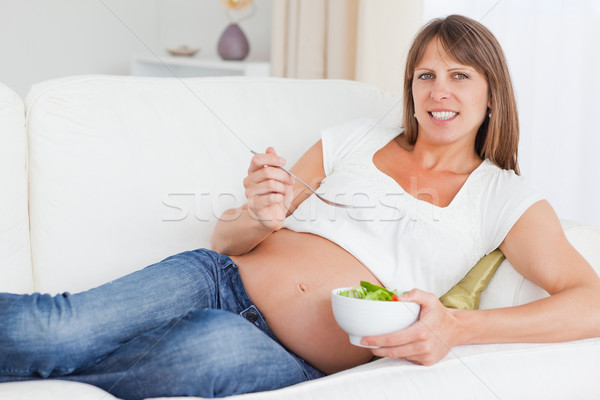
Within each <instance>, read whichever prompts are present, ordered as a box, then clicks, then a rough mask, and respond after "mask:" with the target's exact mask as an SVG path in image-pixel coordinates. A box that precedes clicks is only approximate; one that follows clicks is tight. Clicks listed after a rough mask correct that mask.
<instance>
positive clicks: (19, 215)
mask: <svg viewBox="0 0 600 400" xmlns="http://www.w3.org/2000/svg"><path fill="white" fill-rule="evenodd" d="M0 187H1V188H2V195H0V221H1V223H0V291H10V292H15V293H26V292H29V291H31V289H32V278H31V250H30V247H29V220H28V216H27V140H26V135H25V108H24V106H23V101H22V100H21V98H20V97H19V96H18V95H17V94H16V93H15V92H14V91H13V90H11V89H10V88H8V87H7V86H5V85H3V84H1V83H0Z"/></svg>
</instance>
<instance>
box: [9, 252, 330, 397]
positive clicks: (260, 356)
mask: <svg viewBox="0 0 600 400" xmlns="http://www.w3.org/2000/svg"><path fill="white" fill-rule="evenodd" d="M322 376H323V373H322V372H321V371H319V370H317V369H316V368H314V367H312V366H311V365H309V364H308V363H306V362H305V361H304V360H302V359H301V358H300V357H298V356H296V355H295V354H293V353H291V352H290V351H288V350H286V349H285V348H284V347H283V346H282V345H281V343H280V342H279V341H278V340H277V338H276V337H275V336H274V335H273V333H272V332H271V330H270V329H269V327H268V326H267V324H266V323H265V320H264V319H263V316H262V315H261V313H260V311H259V310H258V309H257V308H256V306H255V305H254V304H252V301H251V300H250V298H249V297H248V295H247V294H246V291H245V290H244V287H243V285H242V281H241V278H240V276H239V273H238V269H237V266H236V265H235V263H234V262H233V261H232V260H231V259H230V258H229V257H227V256H224V255H220V254H217V253H215V252H213V251H210V250H205V249H201V250H195V251H189V252H185V253H181V254H178V255H175V256H172V257H169V258H167V259H165V260H163V261H161V262H159V263H157V264H153V265H151V266H149V267H146V268H145V269H143V270H140V271H137V272H134V273H132V274H130V275H127V276H124V277H122V278H120V279H117V280H115V281H113V282H110V283H107V284H105V285H102V286H99V287H97V288H95V289H91V290H88V291H86V292H82V293H77V294H73V295H72V294H69V293H64V294H60V295H56V296H50V295H47V294H39V293H36V294H33V295H17V294H7V293H2V294H0V382H8V381H20V380H31V379H41V378H51V379H62V380H73V381H78V382H85V383H89V384H92V385H95V386H98V387H100V388H102V389H104V390H106V391H108V392H110V393H111V394H113V395H115V396H117V397H120V398H123V399H140V398H145V397H161V396H203V397H223V396H228V395H233V394H239V393H247V392H256V391H263V390H271V389H277V388H281V387H285V386H288V385H292V384H295V383H299V382H303V381H306V380H309V379H315V378H319V377H322Z"/></svg>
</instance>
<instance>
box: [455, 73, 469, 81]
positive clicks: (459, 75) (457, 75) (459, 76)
mask: <svg viewBox="0 0 600 400" xmlns="http://www.w3.org/2000/svg"><path fill="white" fill-rule="evenodd" d="M454 77H455V78H456V79H461V80H462V79H467V78H469V77H468V76H467V75H465V74H461V73H460V72H459V73H458V74H454Z"/></svg>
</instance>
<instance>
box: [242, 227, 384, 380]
mask: <svg viewBox="0 0 600 400" xmlns="http://www.w3.org/2000/svg"><path fill="white" fill-rule="evenodd" d="M232 259H233V260H234V261H235V262H236V264H238V266H239V271H240V275H241V277H242V281H243V283H244V287H245V288H246V291H247V292H248V295H249V296H250V298H251V299H252V301H253V302H254V304H255V305H256V306H257V307H258V308H259V310H260V311H261V313H262V314H263V316H264V317H265V320H266V322H267V324H268V325H269V327H270V328H271V330H272V331H273V333H274V334H275V335H276V336H277V338H278V339H279V340H280V341H281V342H282V343H283V345H284V346H286V347H287V348H288V349H289V350H291V351H293V352H294V353H296V354H298V355H299V356H300V357H302V358H304V359H305V360H306V361H308V362H309V363H310V364H312V365H313V366H315V367H316V368H318V369H320V370H321V371H323V372H325V373H328V374H329V373H333V372H337V371H340V370H343V369H347V368H350V367H353V366H356V365H359V364H363V363H365V362H367V361H369V360H370V359H371V358H372V354H371V352H370V351H369V350H367V349H363V348H360V347H356V346H353V345H351V344H350V342H349V341H348V335H347V334H346V333H345V332H344V331H343V330H342V329H341V328H340V327H339V326H338V325H337V323H336V322H335V319H334V317H333V311H332V309H331V297H330V296H331V290H332V289H335V288H337V287H344V286H354V285H357V284H358V283H359V282H360V281H361V280H367V281H370V282H373V283H378V282H379V281H378V280H377V278H375V276H374V275H373V274H371V273H370V272H369V271H368V270H367V269H366V268H365V267H364V266H363V265H362V264H361V263H360V262H359V261H358V260H357V259H356V258H354V257H353V256H352V255H350V254H349V253H348V252H347V251H346V250H344V249H342V248H341V247H339V246H338V245H336V244H335V243H333V242H331V241H329V240H327V239H324V238H322V237H320V236H316V235H312V234H308V233H298V232H293V231H290V230H287V229H282V230H280V231H278V232H275V233H273V234H272V235H270V236H269V237H268V238H267V239H265V240H264V241H263V242H262V243H260V244H259V245H258V246H257V247H256V248H255V249H254V250H252V251H251V252H249V253H248V254H246V255H244V256H237V257H232Z"/></svg>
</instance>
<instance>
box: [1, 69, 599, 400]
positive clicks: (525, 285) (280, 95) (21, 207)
mask: <svg viewBox="0 0 600 400" xmlns="http://www.w3.org/2000/svg"><path fill="white" fill-rule="evenodd" d="M400 111H401V102H400V98H398V97H395V96H392V95H390V94H388V93H385V92H382V91H380V90H378V89H375V88H373V87H370V86H367V85H363V84H360V83H356V82H349V81H335V80H326V81H303V80H284V79H274V78H273V79H250V78H216V79H210V78H209V79H207V78H198V79H188V80H185V81H180V80H178V79H168V78H133V77H114V76H81V77H70V78H65V79H60V80H54V81H48V82H43V83H40V84H38V85H35V86H34V87H33V88H32V90H31V92H30V93H29V94H28V96H27V98H26V101H25V104H24V103H23V101H22V100H21V99H20V98H19V97H18V96H17V95H16V94H15V93H14V92H13V91H12V90H10V89H9V88H7V87H6V86H4V85H1V84H0V185H1V186H2V188H3V195H2V196H0V290H1V291H10V292H17V293H27V292H31V291H41V292H50V293H58V292H62V291H70V292H77V291H81V290H85V289H88V288H91V287H93V286H96V285H99V284H102V283H104V282H107V281H110V280H113V279H115V278H118V277H120V276H122V275H125V274H127V273H129V272H132V271H134V270H137V269H140V268H143V267H144V266H146V265H148V264H151V263H153V262H156V261H158V260H160V259H162V258H164V257H166V256H168V255H171V254H174V253H177V252H180V251H183V250H188V249H194V248H199V247H208V246H209V237H210V232H211V229H212V227H213V225H214V222H215V220H216V218H217V216H218V215H220V213H221V212H222V211H223V210H224V209H226V208H230V207H233V206H238V205H240V204H242V203H243V202H244V201H245V199H244V196H243V187H242V183H241V182H242V178H243V177H244V176H245V174H246V170H247V165H248V162H249V160H250V158H251V154H250V152H249V151H248V149H247V148H246V147H245V146H244V145H243V144H242V143H241V142H240V141H239V140H238V139H237V138H236V135H237V136H238V137H239V138H240V139H241V140H242V141H244V142H245V143H247V144H248V145H249V146H250V147H251V148H252V149H255V150H260V151H262V150H264V149H265V148H266V147H267V146H268V145H272V146H274V147H275V148H276V149H277V151H278V152H279V153H280V154H282V155H283V156H285V157H286V158H287V159H288V162H289V164H290V165H291V163H293V161H294V160H296V159H297V158H298V157H299V155H300V154H301V153H302V152H303V151H304V149H306V148H308V147H309V145H311V144H312V143H313V142H315V141H316V140H317V139H318V138H319V130H320V128H322V127H325V126H329V125H333V124H336V123H338V122H341V121H344V120H348V119H351V118H357V117H371V118H374V119H377V120H379V119H381V123H383V124H386V125H391V124H397V123H398V122H399V121H400ZM524 134H525V135H526V134H527V132H524ZM564 229H565V232H566V234H567V236H568V238H569V240H570V241H571V242H572V243H573V244H574V245H575V247H576V248H577V249H578V250H579V251H580V252H581V253H582V254H583V256H584V257H585V258H586V259H587V260H588V261H589V262H590V263H592V264H593V266H594V268H596V270H597V271H598V270H600V232H599V231H598V230H595V229H593V228H590V227H586V226H585V225H581V224H578V223H573V222H567V221H565V222H564ZM544 295H545V293H544V292H543V291H542V290H541V289H539V288H537V287H536V286H535V285H533V284H531V283H530V282H528V281H526V280H524V279H523V278H522V277H521V276H520V275H519V274H518V273H516V272H515V270H514V269H513V268H512V266H510V264H509V263H508V262H506V261H505V262H504V263H503V265H502V266H501V267H500V269H499V271H498V272H497V274H496V275H495V277H494V278H493V279H492V282H491V283H490V286H489V287H488V289H487V290H486V291H485V292H484V294H483V297H482V301H481V306H482V308H493V307H502V306H509V305H515V304H522V303H525V302H528V301H532V300H534V299H537V298H539V297H541V296H544ZM565 328H566V327H565ZM0 351H2V349H0ZM598 371H600V339H588V340H582V341H577V342H569V343H560V344H503V345H477V346H476V345H473V346H460V347H457V348H455V349H453V351H452V352H451V353H450V354H449V355H448V357H446V358H445V359H444V360H442V361H440V362H439V363H438V364H436V365H434V366H431V367H423V366H417V365H413V364H411V363H408V362H404V361H400V360H391V359H381V360H378V361H375V362H372V363H370V364H367V365H363V366H361V367H358V368H354V369H352V370H348V371H344V372H341V373H338V374H335V375H332V376H328V377H326V378H323V379H320V380H317V381H313V382H308V383H305V384H300V385H296V386H293V387H290V388H286V389H282V390H277V391H273V392H264V393H254V394H248V395H241V396H238V397H236V398H239V399H248V400H249V399H327V398H329V399H337V398H343V399H365V398H404V399H428V400H429V399H441V398H444V399H477V400H481V399H506V400H508V399H511V400H514V399H528V400H531V399H545V400H549V399H567V398H568V399H593V398H600V379H598ZM0 398H1V399H10V400H12V399H77V400H81V399H111V398H113V397H112V396H111V395H109V394H108V393H106V392H104V391H102V390H100V389H98V388H95V387H92V386H88V385H84V384H78V383H72V382H64V381H29V382H18V383H3V384H0Z"/></svg>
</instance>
